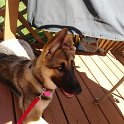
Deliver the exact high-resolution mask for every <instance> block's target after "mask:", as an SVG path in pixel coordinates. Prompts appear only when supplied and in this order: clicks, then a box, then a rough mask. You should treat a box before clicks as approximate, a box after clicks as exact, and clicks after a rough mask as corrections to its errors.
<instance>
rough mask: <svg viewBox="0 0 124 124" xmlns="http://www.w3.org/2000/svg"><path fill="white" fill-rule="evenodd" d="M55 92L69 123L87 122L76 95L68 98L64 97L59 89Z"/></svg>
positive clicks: (87, 123) (80, 123)
mask: <svg viewBox="0 0 124 124" xmlns="http://www.w3.org/2000/svg"><path fill="white" fill-rule="evenodd" d="M57 94H58V97H59V100H60V102H61V104H62V107H63V110H64V112H65V115H66V118H67V119H68V123H69V124H89V121H88V120H87V118H86V116H85V113H84V112H83V110H82V108H81V107H80V104H79V103H78V101H77V98H76V97H72V98H70V99H69V98H67V97H65V96H64V95H63V94H62V93H61V91H60V90H58V91H57Z"/></svg>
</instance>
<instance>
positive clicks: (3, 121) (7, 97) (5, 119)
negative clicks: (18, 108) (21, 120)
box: [0, 83, 15, 124]
mask: <svg viewBox="0 0 124 124" xmlns="http://www.w3.org/2000/svg"><path fill="white" fill-rule="evenodd" d="M7 123H9V124H15V117H14V110H13V102H12V93H11V91H10V90H9V89H8V88H7V87H5V86H4V85H3V84H1V83H0V124H7Z"/></svg>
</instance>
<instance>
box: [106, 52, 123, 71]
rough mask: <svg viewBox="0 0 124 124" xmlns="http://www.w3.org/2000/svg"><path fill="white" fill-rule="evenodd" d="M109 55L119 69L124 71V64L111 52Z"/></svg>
mask: <svg viewBox="0 0 124 124" xmlns="http://www.w3.org/2000/svg"><path fill="white" fill-rule="evenodd" d="M107 57H109V59H110V60H111V61H112V62H113V63H114V64H115V65H116V67H117V68H119V70H120V71H121V72H122V73H124V66H123V65H122V64H121V63H120V62H119V61H118V60H117V59H116V58H115V57H114V56H113V55H112V54H111V53H110V52H109V53H108V54H107Z"/></svg>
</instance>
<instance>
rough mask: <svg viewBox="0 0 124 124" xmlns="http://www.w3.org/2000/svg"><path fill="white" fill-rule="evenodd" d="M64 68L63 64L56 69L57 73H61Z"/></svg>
mask: <svg viewBox="0 0 124 124" xmlns="http://www.w3.org/2000/svg"><path fill="white" fill-rule="evenodd" d="M64 67H65V63H62V64H61V66H59V67H58V68H57V69H58V70H59V71H63V69H64Z"/></svg>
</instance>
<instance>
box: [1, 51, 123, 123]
mask: <svg viewBox="0 0 124 124" xmlns="http://www.w3.org/2000/svg"><path fill="white" fill-rule="evenodd" d="M75 62H76V69H77V72H76V76H77V78H78V80H79V81H80V84H81V86H82V89H83V92H82V94H80V95H78V96H74V97H73V98H66V97H65V96H64V95H63V94H62V93H61V92H60V91H59V90H58V89H57V90H56V93H55V94H54V99H53V101H52V103H51V104H50V105H49V107H48V108H47V109H46V110H45V112H44V116H43V117H44V119H45V120H46V121H47V122H49V124H124V84H122V85H121V86H119V87H118V89H117V90H116V91H115V92H113V94H112V95H111V96H110V97H109V98H108V99H106V100H105V101H104V102H102V103H100V104H99V105H96V104H94V103H93V101H94V99H95V98H97V97H101V96H103V95H104V94H105V93H106V92H108V90H110V89H111V88H112V87H113V86H114V85H115V84H116V83H117V82H118V81H119V79H121V77H122V76H123V75H124V66H123V65H122V64H121V63H120V62H119V61H118V60H117V59H116V58H115V57H114V56H113V55H112V54H111V53H108V54H107V55H106V56H99V55H86V54H82V53H79V52H78V53H77V55H76V57H75ZM14 97H15V96H14V95H13V94H12V93H11V92H10V91H9V90H8V89H7V88H6V87H5V86H3V85H2V84H0V124H16V120H17V119H18V118H19V116H20V112H19V109H18V105H17V101H16V99H14Z"/></svg>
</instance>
